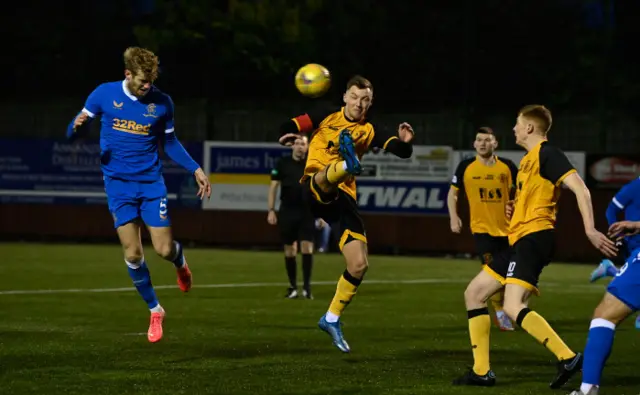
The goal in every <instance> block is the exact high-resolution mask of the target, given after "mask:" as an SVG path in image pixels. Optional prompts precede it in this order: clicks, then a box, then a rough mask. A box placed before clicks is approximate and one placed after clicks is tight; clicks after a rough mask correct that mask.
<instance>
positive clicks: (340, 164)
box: [312, 129, 362, 193]
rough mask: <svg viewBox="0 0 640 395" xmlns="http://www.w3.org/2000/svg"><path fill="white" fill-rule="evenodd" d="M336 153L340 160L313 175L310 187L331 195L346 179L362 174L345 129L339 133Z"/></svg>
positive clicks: (348, 134) (353, 147) (348, 132)
mask: <svg viewBox="0 0 640 395" xmlns="http://www.w3.org/2000/svg"><path fill="white" fill-rule="evenodd" d="M338 152H339V153H340V156H341V157H342V160H338V161H335V162H333V163H331V164H329V165H327V167H325V168H324V169H323V170H320V171H319V172H317V173H316V174H314V176H313V183H312V187H314V186H317V187H319V188H320V189H321V190H322V191H323V192H324V193H332V192H335V191H336V190H337V188H338V185H339V184H340V183H342V182H344V181H345V180H346V179H347V178H349V177H352V176H355V175H358V174H360V173H361V172H362V166H361V165H360V160H359V159H358V155H357V154H356V150H355V146H354V143H353V137H352V136H351V132H350V131H348V130H347V129H345V130H343V131H342V132H340V137H339V147H338ZM314 184H315V185H314Z"/></svg>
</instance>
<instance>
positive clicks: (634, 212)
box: [606, 178, 640, 310]
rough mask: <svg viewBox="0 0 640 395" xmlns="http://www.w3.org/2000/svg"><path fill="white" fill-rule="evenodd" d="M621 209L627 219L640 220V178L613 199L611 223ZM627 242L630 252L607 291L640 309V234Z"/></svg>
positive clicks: (608, 212)
mask: <svg viewBox="0 0 640 395" xmlns="http://www.w3.org/2000/svg"><path fill="white" fill-rule="evenodd" d="M620 211H624V219H625V220H627V221H640V178H636V179H635V180H633V181H631V182H629V183H628V184H626V185H625V186H623V187H622V188H621V189H620V191H618V193H617V194H616V195H615V196H614V197H613V199H612V200H611V203H610V204H609V207H608V208H607V213H606V215H607V222H608V223H609V225H611V224H613V223H614V222H617V217H618V213H619V212H620ZM625 242H626V247H627V250H628V251H629V252H630V253H629V254H628V255H627V256H625V263H624V265H623V266H622V267H621V268H620V269H619V270H618V272H617V274H616V275H615V277H614V279H613V281H611V282H610V283H609V286H608V288H607V291H608V292H609V293H611V294H613V295H614V296H615V297H616V298H618V299H620V300H621V301H623V302H624V303H625V304H627V305H628V306H629V307H630V308H632V309H634V310H640V235H632V236H627V237H625Z"/></svg>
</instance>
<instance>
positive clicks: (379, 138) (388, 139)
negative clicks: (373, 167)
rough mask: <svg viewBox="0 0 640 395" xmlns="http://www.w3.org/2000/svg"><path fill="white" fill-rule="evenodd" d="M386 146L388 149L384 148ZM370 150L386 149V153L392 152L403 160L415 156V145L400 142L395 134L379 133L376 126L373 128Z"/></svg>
mask: <svg viewBox="0 0 640 395" xmlns="http://www.w3.org/2000/svg"><path fill="white" fill-rule="evenodd" d="M385 144H386V145H387V146H386V147H385V146H384V145H385ZM369 148H380V149H384V150H385V151H386V152H390V153H392V154H394V155H395V156H397V157H398V158H402V159H407V158H411V155H412V154H413V144H411V143H406V142H404V141H402V140H400V138H399V137H398V136H397V135H395V134H391V133H389V132H383V131H380V132H378V128H376V127H375V125H374V126H373V139H372V140H371V144H369Z"/></svg>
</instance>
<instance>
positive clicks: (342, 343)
mask: <svg viewBox="0 0 640 395" xmlns="http://www.w3.org/2000/svg"><path fill="white" fill-rule="evenodd" d="M342 239H343V240H341V243H340V247H341V249H342V255H343V256H344V259H345V261H346V263H347V269H346V270H345V271H344V273H342V276H340V279H339V280H338V286H337V287H336V293H335V295H334V297H333V299H332V301H331V304H330V305H329V310H328V311H327V313H326V314H325V315H323V316H322V318H320V321H319V322H318V326H319V327H320V329H322V330H323V331H325V332H327V333H328V334H329V335H330V336H331V338H332V339H333V344H334V345H335V346H336V347H337V348H338V349H339V350H340V351H342V352H349V351H351V349H350V347H349V344H348V343H347V341H346V340H345V339H344V336H343V334H342V327H341V323H340V317H341V316H342V313H343V312H344V310H345V309H346V307H347V306H348V305H349V303H351V300H352V299H353V297H354V296H355V295H356V292H357V291H358V287H359V286H360V284H361V283H362V279H363V278H364V275H365V273H366V272H367V268H368V260H367V244H366V239H365V238H364V236H363V235H359V234H356V233H353V232H351V231H348V230H347V231H345V236H343V238H342Z"/></svg>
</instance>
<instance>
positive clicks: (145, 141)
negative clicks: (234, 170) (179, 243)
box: [67, 80, 199, 228]
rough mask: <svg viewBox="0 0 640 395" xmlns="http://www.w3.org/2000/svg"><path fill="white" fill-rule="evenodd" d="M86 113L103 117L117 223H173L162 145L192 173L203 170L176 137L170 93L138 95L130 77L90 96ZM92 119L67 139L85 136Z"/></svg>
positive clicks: (106, 170) (107, 179)
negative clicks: (129, 86)
mask: <svg viewBox="0 0 640 395" xmlns="http://www.w3.org/2000/svg"><path fill="white" fill-rule="evenodd" d="M82 112H84V113H85V114H87V116H88V117H89V118H90V119H91V120H93V119H95V118H96V117H98V116H101V128H100V151H101V152H100V163H101V168H102V172H103V175H104V185H105V191H106V194H107V202H108V205H109V211H110V212H111V214H112V216H113V219H114V225H115V227H116V228H118V227H120V226H122V225H125V224H127V223H129V222H131V221H133V220H136V219H138V218H142V220H143V221H144V223H145V224H147V225H148V226H152V227H166V226H170V220H169V215H168V200H167V188H166V186H165V184H164V179H163V177H162V162H161V160H160V154H159V149H158V147H159V145H160V144H162V145H163V146H164V152H165V153H166V154H167V156H169V158H171V159H172V160H173V161H175V162H176V163H178V164H179V165H181V166H182V167H184V168H185V169H187V170H188V171H189V172H190V173H194V172H195V171H196V170H197V169H198V168H199V165H198V164H197V163H196V162H195V161H194V160H193V159H192V158H191V156H190V155H189V154H188V153H187V152H186V150H185V149H184V147H183V146H182V144H180V142H179V141H178V139H177V138H176V136H175V131H174V116H173V114H174V106H173V102H172V100H171V97H170V96H169V95H167V94H165V93H162V92H161V91H160V90H159V89H158V88H157V87H155V86H151V89H150V90H149V91H148V92H147V93H146V94H145V95H144V96H143V97H141V98H138V97H136V96H134V95H133V94H131V92H129V89H128V88H127V84H126V80H125V81H116V82H107V83H104V84H101V85H99V86H98V87H97V88H96V89H95V90H94V91H93V92H92V93H91V94H90V95H89V97H88V98H87V101H86V103H85V105H84V108H83V109H82ZM89 123H90V122H86V123H85V124H83V125H82V127H80V128H78V129H79V130H75V131H74V129H73V121H72V122H71V124H70V125H69V127H68V129H67V137H68V138H70V139H73V138H75V137H76V136H78V135H82V134H83V133H85V132H86V131H87V130H88V128H89Z"/></svg>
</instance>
